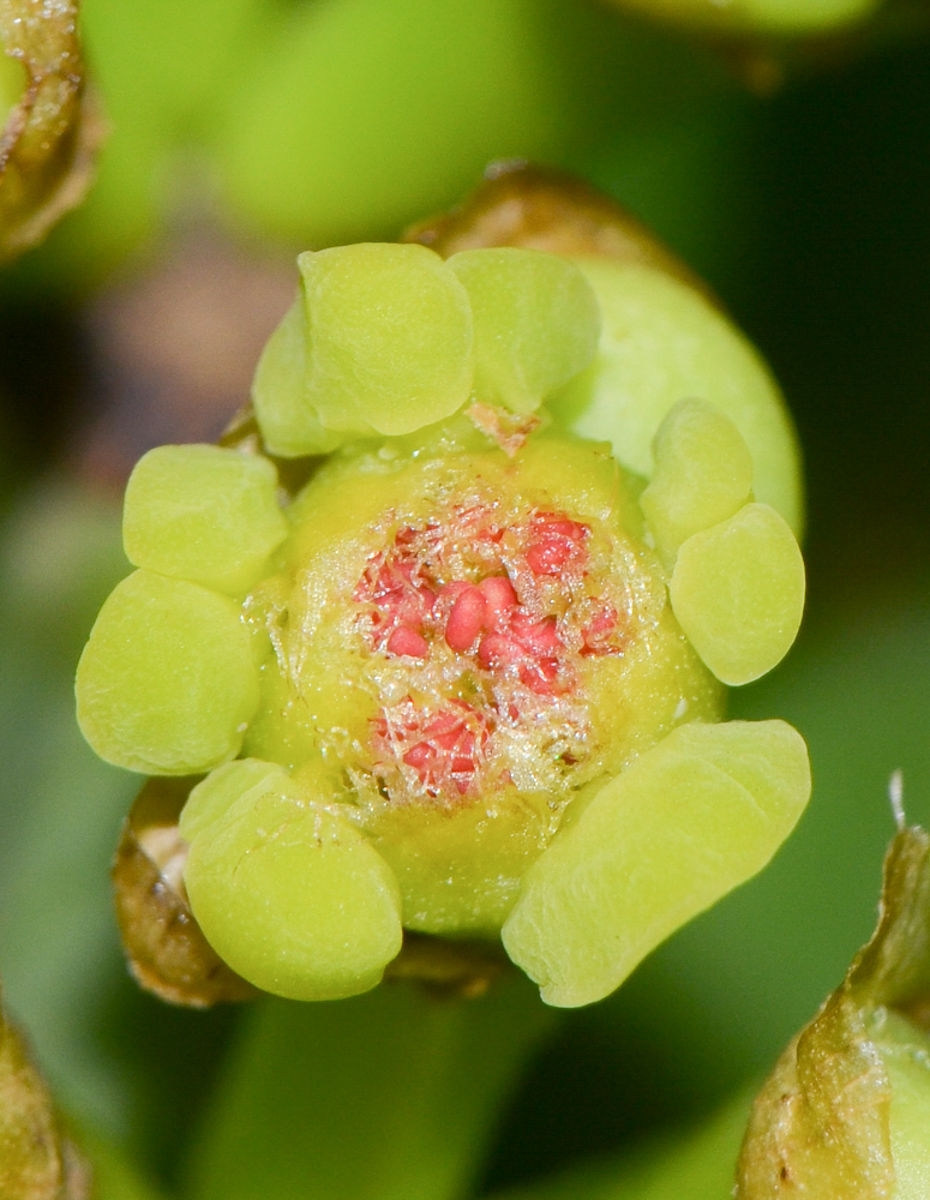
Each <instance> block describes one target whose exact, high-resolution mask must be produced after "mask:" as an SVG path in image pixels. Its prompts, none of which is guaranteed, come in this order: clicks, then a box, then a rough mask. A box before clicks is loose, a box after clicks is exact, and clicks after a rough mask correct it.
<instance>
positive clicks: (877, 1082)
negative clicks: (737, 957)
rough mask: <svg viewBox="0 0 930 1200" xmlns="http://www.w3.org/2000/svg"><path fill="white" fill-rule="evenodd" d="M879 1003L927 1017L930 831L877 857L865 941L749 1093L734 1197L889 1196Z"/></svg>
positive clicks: (823, 1199) (853, 1199)
mask: <svg viewBox="0 0 930 1200" xmlns="http://www.w3.org/2000/svg"><path fill="white" fill-rule="evenodd" d="M879 1005H883V1006H885V1007H887V1008H893V1009H896V1010H897V1011H899V1012H901V1013H903V1014H904V1015H905V1016H907V1017H909V1018H910V1019H911V1020H913V1021H916V1022H917V1023H918V1024H922V1025H923V1026H924V1027H925V1028H926V1027H927V1025H928V1022H927V1020H926V1018H927V1016H928V1015H930V837H928V835H927V834H926V833H925V832H924V831H923V830H922V829H918V828H910V829H902V830H901V832H900V833H899V834H898V835H897V837H896V838H895V839H894V841H893V842H892V844H891V847H890V848H889V851H888V854H887V856H886V858H885V870H884V881H883V886H882V900H881V911H880V917H879V922H878V927H877V929H876V931H875V933H874V934H873V936H872V938H871V940H870V941H869V942H868V944H867V945H866V946H864V947H863V948H862V950H860V951H859V953H858V954H857V955H856V957H855V959H854V960H853V963H852V965H851V967H850V968H849V971H848V973H847V975H846V978H845V979H844V980H843V983H842V984H841V985H840V987H839V988H837V990H836V991H835V992H834V993H833V994H832V995H831V996H830V997H829V998H828V999H827V1001H826V1002H825V1004H824V1005H823V1007H822V1008H821V1010H820V1012H819V1013H818V1014H817V1016H816V1017H815V1018H814V1019H813V1021H811V1023H810V1024H809V1025H807V1026H806V1027H805V1028H804V1029H803V1030H802V1031H801V1033H800V1034H799V1035H798V1037H796V1038H795V1039H794V1041H793V1042H792V1043H791V1044H790V1045H789V1046H788V1048H787V1050H786V1051H785V1052H784V1054H783V1055H782V1057H781V1059H780V1060H779V1062H778V1064H777V1066H776V1067H775V1070H774V1072H773V1073H772V1075H771V1077H770V1078H769V1080H768V1081H767V1083H766V1084H765V1086H764V1087H763V1089H762V1091H761V1092H760V1093H759V1095H758V1096H757V1098H756V1101H755V1104H754V1105H753V1110H752V1116H751V1118H750V1122H749V1128H748V1130H747V1132H746V1138H745V1141H744V1143H743V1149H742V1153H741V1155H740V1161H739V1166H738V1182H737V1190H736V1196H737V1198H738V1200H777V1198H778V1197H781V1196H785V1197H788V1196H805V1197H808V1198H809V1200H838V1198H842V1200H886V1198H888V1197H890V1196H891V1195H892V1194H893V1191H892V1189H893V1186H894V1162H893V1159H892V1154H891V1143H890V1134H889V1111H890V1102H891V1086H890V1083H889V1080H888V1075H887V1072H886V1070H885V1067H884V1064H883V1062H882V1058H881V1055H880V1053H879V1051H878V1048H877V1047H876V1046H875V1044H874V1043H873V1042H872V1041H871V1040H870V1038H869V1034H868V1028H867V1024H866V1017H867V1015H868V1013H869V1012H870V1010H872V1009H874V1008H875V1007H877V1006H879Z"/></svg>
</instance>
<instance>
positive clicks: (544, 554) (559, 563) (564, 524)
mask: <svg viewBox="0 0 930 1200" xmlns="http://www.w3.org/2000/svg"><path fill="white" fill-rule="evenodd" d="M532 528H533V540H532V542H531V543H530V545H529V547H528V549H527V551H526V561H527V563H529V566H530V569H531V570H532V571H534V572H535V573H536V574H537V575H560V574H561V573H562V571H564V570H565V568H566V567H569V566H575V567H578V566H581V565H582V563H583V560H584V558H585V557H586V555H585V551H584V542H585V539H586V538H587V536H588V533H589V529H588V526H587V525H582V524H581V522H580V521H569V520H567V519H565V518H560V517H556V516H554V515H550V514H549V513H540V514H539V515H538V516H537V517H536V519H535V520H534V521H533V527H532Z"/></svg>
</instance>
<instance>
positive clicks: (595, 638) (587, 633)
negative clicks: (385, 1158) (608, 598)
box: [581, 604, 619, 658]
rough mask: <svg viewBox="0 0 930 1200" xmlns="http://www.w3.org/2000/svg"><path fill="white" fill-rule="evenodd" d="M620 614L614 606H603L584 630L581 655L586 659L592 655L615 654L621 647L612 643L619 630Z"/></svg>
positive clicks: (582, 632)
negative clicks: (612, 638)
mask: <svg viewBox="0 0 930 1200" xmlns="http://www.w3.org/2000/svg"><path fill="white" fill-rule="evenodd" d="M617 620H618V613H617V610H616V609H615V608H614V606H613V605H612V604H602V605H601V607H600V608H599V609H598V610H597V611H596V612H595V614H594V616H593V617H592V618H591V620H590V621H589V622H588V624H587V625H586V626H585V627H584V629H582V631H581V636H582V639H583V640H584V645H583V646H582V649H581V653H582V655H584V656H585V657H586V658H587V657H589V656H590V655H592V654H615V653H617V652H618V651H619V646H617V645H615V644H613V643H612V642H611V640H610V639H611V637H612V636H613V634H614V633H615V632H616V629H617Z"/></svg>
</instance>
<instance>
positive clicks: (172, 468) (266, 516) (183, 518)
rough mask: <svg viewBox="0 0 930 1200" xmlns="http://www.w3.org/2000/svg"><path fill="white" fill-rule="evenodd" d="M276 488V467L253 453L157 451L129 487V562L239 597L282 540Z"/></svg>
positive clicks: (125, 531) (200, 449)
mask: <svg viewBox="0 0 930 1200" xmlns="http://www.w3.org/2000/svg"><path fill="white" fill-rule="evenodd" d="M277 485H278V479H277V473H276V472H275V469H274V466H273V464H272V463H271V462H269V460H268V459H267V458H264V457H262V456H261V455H258V454H244V453H240V452H239V451H236V450H224V449H221V448H220V447H219V446H200V445H194V446H158V447H157V448H156V449H154V450H150V451H149V452H148V454H146V455H145V456H144V457H143V458H141V459H140V460H139V462H138V463H137V464H136V467H135V470H134V471H133V473H132V475H131V476H130V479H129V483H128V484H127V487H126V499H125V501H124V505H123V544H124V546H125V548H126V556H127V557H128V559H129V561H130V562H131V563H133V564H134V565H135V566H137V567H145V568H147V569H148V570H150V571H157V572H159V574H161V575H170V576H172V577H173V578H176V579H187V580H188V581H189V582H191V583H199V584H202V585H203V586H204V587H207V588H216V589H217V590H218V591H221V592H229V593H231V594H232V595H237V594H240V593H244V592H246V591H247V590H248V588H249V587H250V586H251V585H252V584H254V583H257V582H258V579H259V577H260V576H261V574H262V568H263V567H264V566H265V565H266V563H267V560H268V556H269V554H270V553H271V552H272V550H274V549H275V547H277V546H279V545H280V544H281V542H283V541H284V538H285V537H286V535H287V522H286V520H285V519H284V515H283V514H282V512H281V509H280V507H279V505H278V502H277V497H276V489H277Z"/></svg>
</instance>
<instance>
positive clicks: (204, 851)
mask: <svg viewBox="0 0 930 1200" xmlns="http://www.w3.org/2000/svg"><path fill="white" fill-rule="evenodd" d="M216 775H217V778H212V777H210V776H208V777H207V779H206V780H205V781H204V783H203V784H201V785H200V788H195V789H194V792H193V793H192V794H191V800H190V801H189V804H190V806H191V810H192V811H191V814H190V815H189V816H187V817H184V816H182V821H181V829H182V831H184V832H185V834H186V835H188V836H190V837H191V849H190V855H189V857H188V861H187V865H186V867H185V871H184V882H185V885H186V887H187V891H188V895H189V896H190V900H191V906H192V908H193V910H194V915H195V916H196V918H197V920H198V922H199V924H200V927H201V929H202V930H203V931H204V934H205V935H206V937H207V940H208V941H209V942H210V944H211V945H212V946H213V948H214V950H216V951H217V953H218V954H219V955H220V956H221V957H222V958H223V959H224V960H225V961H226V962H227V963H228V964H229V965H230V966H231V967H232V968H233V970H235V971H237V972H238V973H239V974H240V975H241V976H242V977H243V978H244V979H247V980H248V981H249V982H250V983H252V984H254V985H255V986H256V987H260V988H263V989H264V990H265V991H268V992H273V993H274V994H276V995H279V996H287V997H289V998H290V999H294V1000H335V999H340V998H342V997H345V996H354V995H357V994H359V993H360V992H365V991H368V990H369V989H370V988H372V987H374V986H375V985H376V984H377V983H378V982H379V981H380V979H381V976H382V974H383V972H384V968H385V966H386V965H387V964H388V963H389V962H390V961H391V959H392V958H394V957H396V955H397V954H398V953H399V952H400V948H401V941H402V931H401V923H400V892H399V888H398V886H397V881H396V879H395V878H394V875H393V873H392V872H391V870H390V868H389V867H388V865H387V864H386V863H385V861H384V860H383V859H382V858H381V856H380V855H379V854H378V852H377V851H376V850H375V849H374V847H373V846H371V845H370V844H369V842H368V841H367V840H366V839H365V838H364V836H363V835H362V834H361V833H360V832H359V831H358V830H357V829H355V828H354V827H353V826H352V825H351V824H350V823H349V821H348V820H347V819H345V818H344V817H343V816H341V815H339V814H337V813H336V812H335V811H333V810H331V809H327V808H325V807H324V806H323V805H322V804H318V803H315V802H314V801H313V800H310V799H308V798H307V797H306V796H305V795H304V794H302V792H301V790H300V789H299V788H298V787H297V786H296V785H295V784H294V783H293V781H292V780H291V779H290V777H289V776H288V774H287V772H286V771H284V770H283V769H282V768H280V767H277V766H275V765H273V764H267V763H266V764H257V763H256V761H255V760H250V759H244V760H241V761H239V762H235V763H230V764H228V765H227V766H226V767H224V768H221V769H220V771H219V772H217V773H216ZM200 789H203V791H202V792H200ZM198 792H200V795H198Z"/></svg>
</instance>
